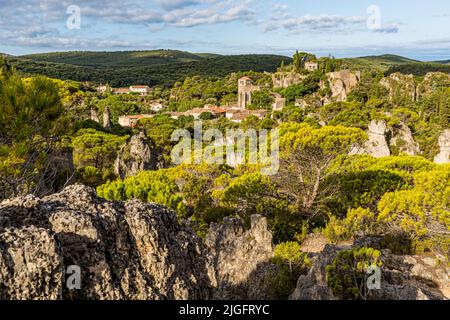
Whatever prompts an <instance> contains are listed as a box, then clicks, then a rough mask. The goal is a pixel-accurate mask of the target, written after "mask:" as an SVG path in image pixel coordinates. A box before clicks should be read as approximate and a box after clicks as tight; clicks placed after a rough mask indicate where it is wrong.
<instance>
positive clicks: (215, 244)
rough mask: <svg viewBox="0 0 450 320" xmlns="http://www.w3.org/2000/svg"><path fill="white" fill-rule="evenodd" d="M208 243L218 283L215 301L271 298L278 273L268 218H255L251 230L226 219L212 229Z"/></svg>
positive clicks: (239, 223)
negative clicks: (273, 261) (274, 261)
mask: <svg viewBox="0 0 450 320" xmlns="http://www.w3.org/2000/svg"><path fill="white" fill-rule="evenodd" d="M205 243H206V245H207V247H208V248H210V250H211V256H212V261H213V268H214V270H215V278H216V279H217V283H218V287H217V289H216V290H215V292H214V298H215V299H231V300H235V299H250V300H254V299H256V300H259V299H268V298H270V296H269V292H270V275H271V274H273V273H274V272H275V271H276V270H275V266H274V265H272V264H271V263H270V259H271V258H272V257H273V253H274V251H273V246H272V233H271V232H270V231H268V229H267V220H266V219H265V218H263V217H261V216H258V215H254V216H252V217H251V229H249V230H245V227H244V224H243V223H242V221H241V220H239V219H235V218H226V219H225V220H224V222H223V224H220V225H213V226H212V227H211V230H210V232H209V233H208V235H207V237H206V240H205Z"/></svg>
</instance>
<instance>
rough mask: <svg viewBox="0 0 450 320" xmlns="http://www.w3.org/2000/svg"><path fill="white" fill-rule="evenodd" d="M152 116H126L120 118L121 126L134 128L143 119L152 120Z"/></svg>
mask: <svg viewBox="0 0 450 320" xmlns="http://www.w3.org/2000/svg"><path fill="white" fill-rule="evenodd" d="M151 117H153V115H151V114H137V115H126V116H121V117H119V124H120V125H121V126H122V127H129V128H134V127H135V126H136V124H137V123H138V121H139V120H140V119H143V118H151Z"/></svg>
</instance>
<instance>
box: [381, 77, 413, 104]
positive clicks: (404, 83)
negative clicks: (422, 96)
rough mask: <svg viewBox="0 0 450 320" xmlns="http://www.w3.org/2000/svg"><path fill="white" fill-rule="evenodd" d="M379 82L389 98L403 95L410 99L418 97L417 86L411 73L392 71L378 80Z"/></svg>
mask: <svg viewBox="0 0 450 320" xmlns="http://www.w3.org/2000/svg"><path fill="white" fill-rule="evenodd" d="M380 84H381V85H382V86H383V87H384V88H386V89H387V90H388V92H389V98H390V99H394V97H405V98H407V99H410V100H411V101H416V100H417V98H418V86H417V84H416V82H415V81H414V76H413V75H412V74H409V75H405V74H402V73H398V72H397V73H393V74H391V75H390V76H389V77H386V78H383V79H381V80H380Z"/></svg>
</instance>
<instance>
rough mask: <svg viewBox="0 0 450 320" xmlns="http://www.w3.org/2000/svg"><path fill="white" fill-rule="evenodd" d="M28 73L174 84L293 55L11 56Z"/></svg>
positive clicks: (270, 67)
mask: <svg viewBox="0 0 450 320" xmlns="http://www.w3.org/2000/svg"><path fill="white" fill-rule="evenodd" d="M7 60H8V62H9V63H11V64H12V65H13V66H14V67H15V68H16V70H18V71H19V72H20V73H22V74H25V75H36V74H39V75H45V76H48V77H51V78H57V79H63V80H75V81H91V82H95V83H109V84H110V85H112V86H115V87H117V86H128V85H132V84H148V85H151V86H153V85H164V86H172V85H173V84H174V83H175V82H177V81H182V80H184V79H185V78H186V77H188V76H194V75H199V76H204V77H223V76H226V75H228V74H230V73H233V72H239V71H250V70H252V71H258V72H264V71H267V72H274V71H276V69H277V68H278V67H279V66H280V65H281V64H282V62H283V61H284V63H286V64H288V63H290V62H291V61H292V59H291V58H289V57H285V56H277V55H234V56H221V55H214V54H207V53H201V54H193V53H189V52H183V51H173V50H156V51H129V52H66V53H46V54H35V55H28V56H20V57H12V56H10V57H8V58H7Z"/></svg>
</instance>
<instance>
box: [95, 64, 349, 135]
mask: <svg viewBox="0 0 450 320" xmlns="http://www.w3.org/2000/svg"><path fill="white" fill-rule="evenodd" d="M318 68H319V64H318V63H317V62H315V61H304V64H303V69H304V70H305V71H307V72H314V71H316V70H318ZM304 78H305V76H302V75H300V74H298V73H296V72H294V71H289V72H277V73H274V74H273V75H272V82H273V87H274V88H287V87H289V86H291V85H295V84H298V83H300V82H301V81H302V80H303V79H304ZM355 84H356V83H353V84H352V85H351V86H354V85H355ZM237 87H238V92H237V101H236V103H235V104H232V105H226V106H218V105H214V104H205V105H204V107H203V108H193V109H191V110H188V111H185V112H176V111H165V110H166V109H167V106H166V105H165V104H164V103H163V102H162V101H152V103H151V105H150V109H151V111H152V112H153V113H152V114H127V115H121V116H120V117H119V119H118V124H120V125H121V126H122V127H129V128H134V127H135V126H136V125H137V123H138V121H139V120H140V119H144V118H152V117H154V116H155V114H160V113H163V114H167V115H169V116H170V117H171V118H173V119H179V118H180V117H183V116H185V117H193V118H194V119H196V120H198V119H201V118H214V119H216V118H220V117H224V118H227V119H228V120H230V121H231V122H234V123H241V122H242V121H244V120H245V119H247V118H248V117H250V116H254V117H256V118H258V119H259V120H262V119H264V118H265V117H266V116H267V115H269V114H270V110H269V109H253V108H252V109H249V106H250V105H251V104H252V95H253V93H254V92H256V91H259V90H261V89H263V87H262V86H258V85H254V83H253V80H252V79H251V78H250V77H248V76H243V77H241V78H239V79H238V83H237ZM342 89H345V83H343V87H342V88H341V90H342ZM97 92H99V93H108V92H109V93H111V94H114V95H126V94H133V95H138V96H141V97H145V96H147V95H149V94H150V93H151V92H152V88H151V87H149V86H147V85H132V86H130V87H122V88H111V87H109V86H107V85H102V86H99V87H97ZM270 95H271V96H272V98H273V103H272V106H271V111H281V110H283V109H284V108H285V106H286V99H285V98H283V97H282V96H281V95H280V94H279V93H276V92H272V91H271V92H270ZM296 106H298V107H303V106H304V102H303V101H300V100H299V101H296ZM105 112H109V109H108V108H106V110H105ZM109 118H110V117H109V116H108V115H104V119H109ZM91 120H94V121H96V122H99V120H98V116H97V115H96V114H93V115H92V116H91ZM106 122H109V120H107V121H106Z"/></svg>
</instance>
